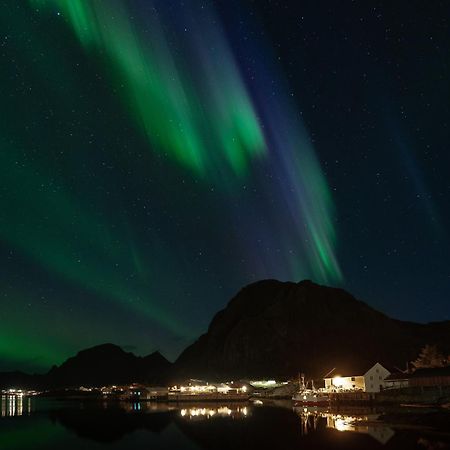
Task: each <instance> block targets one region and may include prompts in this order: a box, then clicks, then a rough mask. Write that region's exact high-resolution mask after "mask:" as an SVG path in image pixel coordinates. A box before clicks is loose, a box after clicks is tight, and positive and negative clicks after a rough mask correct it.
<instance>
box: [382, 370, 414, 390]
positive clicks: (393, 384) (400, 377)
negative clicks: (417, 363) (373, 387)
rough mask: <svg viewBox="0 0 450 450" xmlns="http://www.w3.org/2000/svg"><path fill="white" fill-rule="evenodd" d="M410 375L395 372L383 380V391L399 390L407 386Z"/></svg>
mask: <svg viewBox="0 0 450 450" xmlns="http://www.w3.org/2000/svg"><path fill="white" fill-rule="evenodd" d="M410 376H411V374H410V373H408V372H401V371H399V370H395V371H394V372H392V373H391V374H390V375H389V376H387V377H386V378H385V379H384V383H385V389H401V388H405V387H408V386H409V378H410Z"/></svg>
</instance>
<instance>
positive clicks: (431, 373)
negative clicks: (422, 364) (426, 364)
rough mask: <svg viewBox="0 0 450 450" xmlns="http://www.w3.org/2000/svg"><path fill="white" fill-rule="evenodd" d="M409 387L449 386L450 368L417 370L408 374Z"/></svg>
mask: <svg viewBox="0 0 450 450" xmlns="http://www.w3.org/2000/svg"><path fill="white" fill-rule="evenodd" d="M409 385H410V386H450V366H447V367H435V368H429V369H417V370H416V371H415V372H413V373H412V374H410V378H409Z"/></svg>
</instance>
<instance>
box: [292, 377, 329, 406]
mask: <svg viewBox="0 0 450 450" xmlns="http://www.w3.org/2000/svg"><path fill="white" fill-rule="evenodd" d="M299 385H300V389H299V391H298V392H297V393H295V394H294V395H293V396H292V401H293V402H294V406H327V405H328V404H329V403H330V399H329V397H328V395H326V394H325V393H323V392H321V391H319V390H317V389H315V388H314V383H313V382H312V381H311V388H310V389H308V388H307V387H306V385H305V378H304V376H303V375H302V377H301V381H299Z"/></svg>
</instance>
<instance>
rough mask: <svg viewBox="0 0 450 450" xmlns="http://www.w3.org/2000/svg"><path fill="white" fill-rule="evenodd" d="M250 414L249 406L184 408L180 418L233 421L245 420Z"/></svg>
mask: <svg viewBox="0 0 450 450" xmlns="http://www.w3.org/2000/svg"><path fill="white" fill-rule="evenodd" d="M248 414H249V409H248V407H247V406H238V405H230V406H213V407H211V406H208V407H198V406H194V407H191V408H182V409H181V410H180V416H181V417H184V418H187V419H211V418H213V417H231V418H233V419H243V418H245V417H247V416H248Z"/></svg>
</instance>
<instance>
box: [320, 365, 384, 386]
mask: <svg viewBox="0 0 450 450" xmlns="http://www.w3.org/2000/svg"><path fill="white" fill-rule="evenodd" d="M389 375H390V372H389V370H387V369H386V368H385V367H383V366H382V365H381V364H380V363H376V364H374V365H373V366H372V367H371V368H370V369H368V370H367V371H365V372H363V373H359V374H358V373H357V372H356V373H354V374H349V373H345V374H341V373H339V372H338V371H337V370H333V373H332V375H330V376H329V377H327V378H324V381H325V390H327V391H329V392H339V391H363V392H380V391H381V390H383V389H384V388H385V387H386V385H387V384H386V381H385V380H386V378H387V377H388V376H389Z"/></svg>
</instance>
